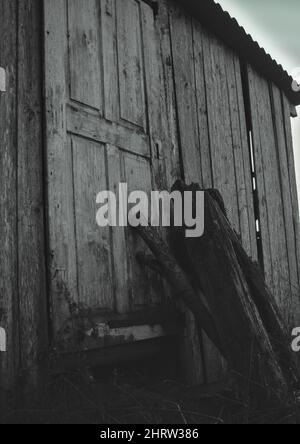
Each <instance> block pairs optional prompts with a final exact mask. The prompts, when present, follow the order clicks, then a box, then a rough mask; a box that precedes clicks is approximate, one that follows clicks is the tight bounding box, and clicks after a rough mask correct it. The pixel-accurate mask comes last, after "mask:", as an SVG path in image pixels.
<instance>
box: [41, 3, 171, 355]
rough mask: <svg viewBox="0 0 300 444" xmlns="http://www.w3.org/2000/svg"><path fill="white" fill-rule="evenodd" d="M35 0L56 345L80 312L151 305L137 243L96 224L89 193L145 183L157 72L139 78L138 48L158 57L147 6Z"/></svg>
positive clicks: (141, 55) (154, 300) (152, 289)
mask: <svg viewBox="0 0 300 444" xmlns="http://www.w3.org/2000/svg"><path fill="white" fill-rule="evenodd" d="M44 2H45V82H46V123H47V176H48V202H49V206H48V208H49V210H48V220H49V243H50V252H51V257H50V266H51V308H52V312H53V330H54V336H55V339H56V343H59V344H63V345H62V348H63V349H64V350H65V349H66V347H67V345H66V344H70V338H69V336H70V320H72V319H73V318H74V317H76V318H78V317H79V318H80V316H81V315H82V313H89V315H90V314H92V315H93V313H96V312H97V314H99V313H102V314H103V316H106V317H107V319H108V320H109V318H110V316H112V315H116V314H128V313H131V312H133V311H136V310H141V309H147V308H148V307H150V306H151V307H158V306H159V305H160V303H161V297H162V285H161V282H160V280H159V279H157V278H154V277H153V276H151V274H149V272H148V270H145V269H143V268H142V267H140V265H139V264H138V263H137V261H136V258H135V256H136V252H137V250H140V249H144V248H145V247H144V245H143V244H142V242H141V241H140V240H138V239H137V238H136V236H135V235H134V234H133V233H132V232H131V231H130V230H129V229H124V228H112V229H110V228H99V227H98V226H97V224H96V212H97V206H96V196H97V194H98V193H99V192H100V191H103V190H106V189H110V190H115V191H118V187H119V183H120V182H124V181H127V182H128V184H129V189H130V190H142V191H143V190H144V191H146V192H149V191H150V190H151V189H152V188H153V183H152V178H153V177H155V176H156V173H155V171H154V169H153V168H154V167H153V165H155V168H156V167H159V165H158V161H157V159H156V161H155V162H153V161H152V158H151V153H152V146H153V145H154V144H155V146H157V145H159V144H160V141H159V136H160V133H159V130H158V125H157V122H159V121H161V120H162V117H161V109H163V107H162V106H161V103H160V102H159V101H157V100H156V98H157V95H158V92H160V88H163V86H162V84H159V82H161V78H160V76H159V73H158V70H157V71H156V72H155V75H154V74H153V75H152V74H151V78H150V79H149V73H148V74H147V75H146V72H145V67H144V59H145V54H146V53H147V57H148V59H149V57H150V58H151V60H150V62H148V63H151V65H153V66H155V65H156V66H159V63H160V61H159V45H158V42H157V39H156V37H155V32H156V31H155V20H154V15H153V11H152V9H151V8H150V6H149V5H147V4H145V3H143V2H142V1H140V0H122V1H119V0H89V1H88V2H86V0H63V1H62V0H44ZM149 35H151V36H152V37H154V38H152V39H151V47H150V46H149V41H148V39H146V37H145V36H149ZM150 80H151V81H150ZM153 81H154V82H155V83H154V84H155V88H153V83H152V82H153ZM154 95H156V96H154ZM159 96H160V97H161V96H162V95H161V94H159ZM149 104H150V105H149ZM162 157H163V156H162ZM66 331H67V334H66ZM66 335H67V336H68V339H67V340H66V338H65V336H66Z"/></svg>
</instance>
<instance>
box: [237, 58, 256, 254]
mask: <svg viewBox="0 0 300 444" xmlns="http://www.w3.org/2000/svg"><path fill="white" fill-rule="evenodd" d="M234 65H235V78H236V88H237V90H236V93H237V100H238V110H239V111H238V113H239V121H240V130H241V144H242V156H243V163H244V178H245V187H246V196H247V197H246V198H247V210H248V221H249V232H250V244H251V257H252V258H253V259H254V260H257V259H258V251H257V238H256V224H255V223H256V221H255V215H254V199H253V185H252V169H251V157H250V147H249V135H248V132H247V123H246V106H245V101H244V93H243V84H242V73H241V65H240V60H239V58H238V57H237V56H235V57H234Z"/></svg>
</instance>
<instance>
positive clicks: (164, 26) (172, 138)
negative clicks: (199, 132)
mask: <svg viewBox="0 0 300 444" xmlns="http://www.w3.org/2000/svg"><path fill="white" fill-rule="evenodd" d="M168 8H169V2H168V0H162V1H160V2H159V11H158V15H157V17H156V22H157V27H158V32H159V40H160V52H161V57H162V74H163V88H164V91H163V99H164V100H163V102H164V108H165V119H164V120H163V122H162V123H163V125H164V126H163V131H164V135H165V137H164V141H163V144H164V153H163V155H164V160H165V167H166V180H167V185H168V189H171V187H172V185H173V184H174V183H175V182H176V180H177V179H180V178H181V173H182V172H181V164H180V163H181V162H180V152H179V135H178V117H177V103H176V94H175V85H174V67H173V61H172V48H171V32H170V20H169V9H168Z"/></svg>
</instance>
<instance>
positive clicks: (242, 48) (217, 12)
mask: <svg viewBox="0 0 300 444" xmlns="http://www.w3.org/2000/svg"><path fill="white" fill-rule="evenodd" d="M175 1H176V2H177V3H179V4H181V6H182V7H184V8H185V9H188V10H189V11H190V12H192V14H193V15H194V16H195V17H197V19H198V20H199V21H200V22H201V23H202V24H203V25H204V26H205V27H206V28H207V29H209V30H211V31H212V32H213V33H214V34H215V35H216V36H217V37H219V38H220V39H221V40H222V41H223V42H224V43H225V44H226V45H228V46H229V47H231V48H232V49H233V50H235V51H236V52H237V53H238V55H239V56H240V57H241V58H242V59H244V60H245V61H247V62H249V63H250V64H251V65H252V66H254V67H255V68H256V69H257V71H259V72H260V73H261V74H262V75H264V76H265V77H266V78H267V79H268V80H270V81H272V82H274V83H275V84H276V85H277V86H278V87H279V88H280V89H281V90H282V91H284V93H285V94H286V96H287V97H288V99H289V100H290V102H291V104H293V105H296V106H297V105H300V91H299V92H296V91H294V90H293V88H292V83H293V78H292V77H291V76H290V75H289V74H288V73H287V71H285V70H284V68H283V66H282V65H280V64H279V63H277V62H276V61H275V60H274V59H273V58H272V57H271V56H270V54H267V53H266V51H265V50H264V49H263V48H262V47H261V46H259V44H258V43H257V42H256V41H255V40H253V38H252V37H251V35H249V34H248V33H247V32H246V31H245V29H244V28H243V27H242V26H240V25H239V23H238V22H237V20H236V19H235V18H233V17H231V15H230V14H229V13H228V12H226V11H224V10H223V8H222V7H221V5H220V4H218V3H216V2H215V1H214V0H175Z"/></svg>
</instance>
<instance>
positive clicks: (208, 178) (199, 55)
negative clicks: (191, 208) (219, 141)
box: [193, 20, 213, 188]
mask: <svg viewBox="0 0 300 444" xmlns="http://www.w3.org/2000/svg"><path fill="white" fill-rule="evenodd" d="M193 37H194V51H195V78H196V98H197V116H198V125H199V137H200V157H201V167H202V178H203V184H202V185H203V188H212V187H213V177H212V164H211V155H210V149H211V147H210V137H209V129H208V114H207V97H206V78H205V70H204V64H205V63H206V60H205V58H204V52H203V42H202V40H203V38H206V33H205V30H204V29H203V27H202V25H201V24H200V23H199V22H198V21H196V20H194V21H193Z"/></svg>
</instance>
